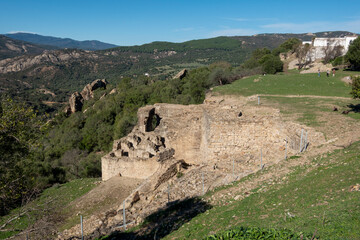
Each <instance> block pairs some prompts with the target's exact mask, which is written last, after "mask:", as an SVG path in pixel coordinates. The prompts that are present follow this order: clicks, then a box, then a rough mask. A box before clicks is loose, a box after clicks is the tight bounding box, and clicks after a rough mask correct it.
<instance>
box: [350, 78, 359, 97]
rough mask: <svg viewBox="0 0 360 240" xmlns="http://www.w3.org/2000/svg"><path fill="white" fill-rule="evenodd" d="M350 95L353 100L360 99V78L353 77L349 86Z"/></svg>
mask: <svg viewBox="0 0 360 240" xmlns="http://www.w3.org/2000/svg"><path fill="white" fill-rule="evenodd" d="M350 94H351V95H352V96H353V98H360V77H359V76H358V77H354V78H353V80H352V84H351V92H350Z"/></svg>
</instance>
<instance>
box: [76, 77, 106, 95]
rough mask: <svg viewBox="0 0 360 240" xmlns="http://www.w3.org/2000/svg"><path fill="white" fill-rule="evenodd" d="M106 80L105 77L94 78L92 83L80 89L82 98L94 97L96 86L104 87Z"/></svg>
mask: <svg viewBox="0 0 360 240" xmlns="http://www.w3.org/2000/svg"><path fill="white" fill-rule="evenodd" d="M106 85H107V81H106V80H105V79H96V80H95V81H93V82H92V83H89V84H87V85H86V86H85V87H84V89H83V90H82V91H81V96H82V97H83V98H84V100H89V99H91V98H93V97H94V91H95V90H96V89H98V88H106Z"/></svg>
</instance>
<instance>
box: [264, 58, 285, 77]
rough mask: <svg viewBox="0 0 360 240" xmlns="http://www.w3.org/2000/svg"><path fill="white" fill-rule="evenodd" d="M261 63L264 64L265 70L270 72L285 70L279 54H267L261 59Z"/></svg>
mask: <svg viewBox="0 0 360 240" xmlns="http://www.w3.org/2000/svg"><path fill="white" fill-rule="evenodd" d="M259 63H260V64H261V65H262V69H263V71H264V72H265V73H268V74H275V73H277V72H281V71H282V70H283V62H282V61H281V60H280V57H279V56H274V55H272V54H267V55H265V56H263V57H262V58H261V59H260V61H259Z"/></svg>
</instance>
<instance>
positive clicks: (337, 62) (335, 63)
mask: <svg viewBox="0 0 360 240" xmlns="http://www.w3.org/2000/svg"><path fill="white" fill-rule="evenodd" d="M344 63H345V59H344V57H343V56H340V57H337V58H335V59H334V60H333V61H332V62H331V64H332V65H333V66H334V67H335V66H340V65H344Z"/></svg>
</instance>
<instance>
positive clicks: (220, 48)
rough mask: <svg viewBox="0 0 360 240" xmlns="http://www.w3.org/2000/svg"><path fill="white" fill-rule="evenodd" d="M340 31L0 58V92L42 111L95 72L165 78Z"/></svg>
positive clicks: (114, 78)
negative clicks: (293, 38) (3, 59)
mask: <svg viewBox="0 0 360 240" xmlns="http://www.w3.org/2000/svg"><path fill="white" fill-rule="evenodd" d="M326 34H327V35H328V36H343V35H349V34H351V33H348V32H329V33H316V34H296V35H294V34H262V35H256V36H244V37H217V38H211V39H202V40H193V41H188V42H184V43H170V42H153V43H149V44H144V45H141V46H131V47H117V48H112V49H107V50H101V51H94V52H88V51H83V50H76V49H66V50H56V51H47V52H44V53H42V54H41V55H37V56H21V57H15V58H10V59H7V60H6V61H5V62H0V93H5V94H8V95H9V96H11V97H13V98H18V99H19V100H21V101H26V102H28V103H29V104H31V105H33V106H34V107H36V108H37V109H38V110H40V111H42V112H44V111H46V112H54V111H55V110H57V109H60V108H62V107H63V104H62V103H64V102H66V101H67V99H68V97H69V96H70V94H71V93H72V92H74V91H79V90H81V89H82V88H83V87H84V85H86V84H87V83H90V82H92V81H93V80H95V79H98V78H101V79H103V78H106V79H107V81H108V82H110V83H111V84H116V83H119V82H120V81H121V79H122V78H123V77H136V76H140V75H144V74H145V73H147V74H149V75H150V76H153V77H156V78H157V79H161V80H164V79H170V78H172V77H173V76H174V75H175V74H176V73H177V72H179V71H180V70H181V69H184V68H186V69H195V68H198V67H202V66H207V65H209V64H211V63H214V62H218V61H227V62H228V63H230V64H231V65H232V66H234V67H236V66H240V64H242V63H243V62H244V61H245V60H246V59H247V58H249V57H250V55H251V52H252V51H253V50H255V49H257V48H263V47H267V48H269V49H274V48H275V47H277V46H279V45H280V44H281V43H282V42H284V41H286V40H287V39H290V38H292V37H294V36H296V37H298V38H300V39H308V38H312V37H314V36H317V35H319V36H324V35H326Z"/></svg>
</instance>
